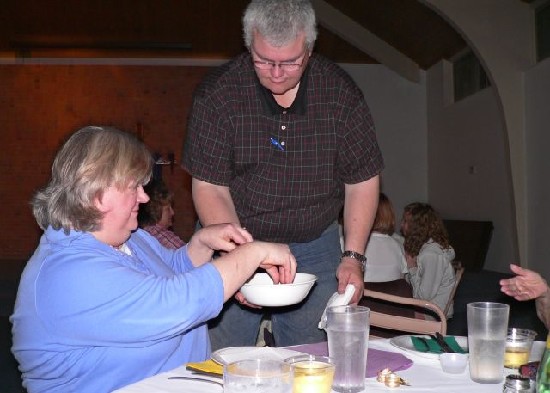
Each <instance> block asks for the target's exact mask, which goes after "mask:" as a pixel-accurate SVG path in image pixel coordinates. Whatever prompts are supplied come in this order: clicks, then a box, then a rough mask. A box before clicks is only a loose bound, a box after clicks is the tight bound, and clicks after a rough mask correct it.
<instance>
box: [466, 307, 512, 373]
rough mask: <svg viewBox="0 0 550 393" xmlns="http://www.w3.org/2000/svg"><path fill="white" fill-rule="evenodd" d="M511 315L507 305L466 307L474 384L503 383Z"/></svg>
mask: <svg viewBox="0 0 550 393" xmlns="http://www.w3.org/2000/svg"><path fill="white" fill-rule="evenodd" d="M509 314H510V306H509V305H508V304H501V303H491V302H476V303H469V304H468V305H467V319H468V351H469V353H470V357H469V358H470V377H471V378H472V380H473V381H474V382H478V383H501V382H502V381H503V379H504V375H503V370H504V348H505V347H506V335H507V330H508V316H509Z"/></svg>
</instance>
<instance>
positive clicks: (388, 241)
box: [365, 193, 407, 282]
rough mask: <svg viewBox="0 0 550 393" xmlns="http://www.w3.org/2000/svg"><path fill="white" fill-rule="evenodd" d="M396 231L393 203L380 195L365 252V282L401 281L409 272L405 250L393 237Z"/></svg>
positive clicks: (383, 195)
mask: <svg viewBox="0 0 550 393" xmlns="http://www.w3.org/2000/svg"><path fill="white" fill-rule="evenodd" d="M394 230H395V213H394V210H393V206H392V203H391V202H390V200H389V199H388V197H387V196H386V195H385V194H384V193H380V196H379V198H378V208H377V210H376V217H375V218H374V224H373V226H372V232H371V234H370V238H369V241H368V243H367V249H366V251H365V256H366V257H367V264H366V266H365V282H381V281H393V280H399V279H401V278H403V275H404V273H406V272H407V261H406V260H405V253H404V251H403V248H402V246H401V244H400V243H399V242H398V241H397V240H395V239H394V238H393V237H392V235H393V232H394Z"/></svg>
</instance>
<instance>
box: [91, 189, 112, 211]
mask: <svg viewBox="0 0 550 393" xmlns="http://www.w3.org/2000/svg"><path fill="white" fill-rule="evenodd" d="M94 206H95V208H96V209H97V210H99V211H100V212H101V213H105V212H107V211H109V210H110V207H109V198H108V197H107V198H106V197H105V193H103V192H98V193H97V195H96V196H95V197H94Z"/></svg>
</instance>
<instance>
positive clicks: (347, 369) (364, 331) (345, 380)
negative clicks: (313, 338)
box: [326, 305, 370, 393]
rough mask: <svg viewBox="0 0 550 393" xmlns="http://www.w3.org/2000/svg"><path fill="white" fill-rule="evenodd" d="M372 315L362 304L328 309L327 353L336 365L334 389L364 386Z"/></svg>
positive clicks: (350, 391) (352, 392) (352, 390)
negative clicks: (370, 316)
mask: <svg viewBox="0 0 550 393" xmlns="http://www.w3.org/2000/svg"><path fill="white" fill-rule="evenodd" d="M369 315H370V309H369V308H368V307H363V306H356V305H348V306H336V307H329V308H328V309H327V328H326V329H327V337H328V353H329V356H330V358H331V359H332V361H333V362H334V366H335V372H334V381H333V383H332V389H334V390H335V391H337V392H341V393H356V392H361V391H362V390H363V389H364V387H365V372H366V368H367V350H368V346H369V330H370V325H369Z"/></svg>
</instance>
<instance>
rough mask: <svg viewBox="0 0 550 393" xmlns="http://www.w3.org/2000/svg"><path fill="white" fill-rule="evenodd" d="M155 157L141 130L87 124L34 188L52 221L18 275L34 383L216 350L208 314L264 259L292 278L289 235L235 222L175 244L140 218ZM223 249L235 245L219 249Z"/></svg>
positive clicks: (97, 386) (37, 206)
mask: <svg viewBox="0 0 550 393" xmlns="http://www.w3.org/2000/svg"><path fill="white" fill-rule="evenodd" d="M152 165H153V163H152V159H151V155H150V153H149V151H148V150H147V148H146V147H145V146H144V145H143V144H142V143H141V142H139V141H138V140H137V139H136V138H135V137H134V136H132V135H130V134H128V133H124V132H121V131H119V130H117V129H114V128H109V127H85V128H83V129H81V130H79V131H77V132H76V133H74V134H73V135H72V136H71V137H70V138H69V139H68V141H67V142H66V143H65V144H64V145H63V147H62V148H61V150H60V151H59V152H58V154H57V156H56V158H55V161H54V163H53V167H52V177H51V180H50V182H49V184H48V185H47V186H46V187H45V188H44V189H42V190H40V191H38V192H37V193H36V195H35V197H34V199H33V210H34V216H35V218H36V221H37V222H38V225H39V226H40V227H41V228H42V229H43V230H44V234H43V236H42V238H41V240H40V244H39V246H38V248H37V249H36V251H35V253H34V255H33V256H32V257H31V259H30V260H29V262H28V264H27V266H26V268H25V270H24V272H23V275H22V278H21V283H20V286H19V291H18V295H17V300H16V304H15V311H14V314H13V315H12V316H11V318H10V320H11V322H12V323H13V330H12V332H13V348H12V351H13V353H14V355H15V357H16V358H17V360H18V361H19V364H20V370H21V371H22V376H23V385H24V386H25V387H26V388H27V390H28V392H29V393H33V392H43V391H48V392H80V393H82V392H90V393H91V392H93V393H100V392H111V391H112V390H114V389H117V388H120V387H122V386H124V385H127V384H130V383H133V382H135V381H138V380H140V379H143V378H145V377H148V376H152V375H155V374H157V373H160V372H163V371H167V370H170V369H172V368H175V367H177V366H180V365H181V364H183V363H185V362H189V361H202V360H204V359H207V358H208V357H209V356H210V343H209V338H208V331H207V328H206V321H207V320H209V319H210V318H212V317H214V316H216V315H217V314H218V313H219V312H220V310H221V308H222V306H223V303H224V302H225V301H226V300H227V299H229V298H230V297H231V296H232V295H233V294H234V293H235V291H237V290H238V288H239V287H240V286H241V285H242V284H243V283H244V282H245V280H246V279H247V278H248V277H250V276H251V275H252V274H253V273H254V271H255V270H256V269H257V268H258V267H262V268H265V269H266V270H267V271H268V273H269V274H271V276H272V277H273V279H274V281H275V282H283V283H288V282H291V281H292V280H293V279H294V275H295V269H296V262H295V259H294V257H293V256H292V254H291V252H290V250H289V248H288V246H284V245H279V244H268V243H262V242H254V241H252V240H253V239H252V236H251V235H250V234H249V233H248V232H247V231H246V230H244V229H243V228H241V227H239V226H238V225H234V224H220V225H215V226H211V227H207V228H204V229H203V230H201V231H199V232H197V233H196V234H195V235H194V236H193V237H192V239H191V240H190V241H189V243H188V244H187V245H186V246H184V247H183V248H180V249H178V250H169V249H166V248H165V247H162V246H161V245H160V243H159V242H158V241H157V240H156V239H155V238H154V237H152V236H151V235H149V234H148V233H147V232H145V231H143V230H141V229H137V230H136V228H137V213H138V207H139V205H140V203H145V202H147V201H148V200H149V197H148V196H147V194H146V193H145V192H144V190H143V185H144V184H146V183H147V182H148V180H149V178H150V176H151V169H152ZM214 250H222V251H226V252H227V253H224V255H222V256H221V257H219V258H217V259H216V260H215V261H211V258H212V255H213V252H214Z"/></svg>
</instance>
